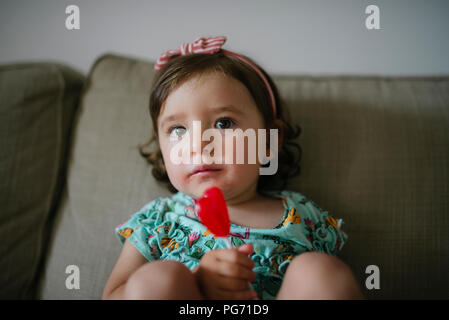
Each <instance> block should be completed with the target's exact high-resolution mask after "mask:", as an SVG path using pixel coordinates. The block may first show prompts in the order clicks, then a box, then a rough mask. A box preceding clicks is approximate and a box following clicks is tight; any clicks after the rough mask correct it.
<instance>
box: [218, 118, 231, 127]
mask: <svg viewBox="0 0 449 320" xmlns="http://www.w3.org/2000/svg"><path fill="white" fill-rule="evenodd" d="M234 124H235V122H234V121H233V120H232V119H229V118H222V119H220V120H218V121H217V122H216V126H217V128H218V129H229V128H230V127H232V126H233V125H234Z"/></svg>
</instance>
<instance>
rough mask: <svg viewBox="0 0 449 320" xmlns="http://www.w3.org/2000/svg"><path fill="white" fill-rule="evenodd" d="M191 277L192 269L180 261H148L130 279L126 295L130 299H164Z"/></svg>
mask: <svg viewBox="0 0 449 320" xmlns="http://www.w3.org/2000/svg"><path fill="white" fill-rule="evenodd" d="M191 278H193V275H192V274H191V272H190V270H189V269H188V268H187V267H186V266H185V265H183V264H182V263H180V262H177V261H172V260H158V261H154V262H150V263H146V264H145V265H143V266H142V267H140V268H139V269H138V270H137V271H136V272H134V273H133V274H132V275H131V276H130V278H129V279H128V281H127V284H126V289H125V295H126V297H127V298H128V299H158V298H162V299H163V298H164V295H166V294H167V295H170V294H172V292H173V291H174V290H176V287H179V286H180V285H182V284H183V283H185V282H186V281H189V279H191Z"/></svg>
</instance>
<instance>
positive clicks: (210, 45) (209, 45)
mask: <svg viewBox="0 0 449 320" xmlns="http://www.w3.org/2000/svg"><path fill="white" fill-rule="evenodd" d="M225 42H226V37H224V36H217V37H207V38H198V39H196V40H195V41H194V42H193V43H184V44H182V45H181V47H180V48H179V49H172V50H168V51H166V52H164V53H162V54H161V56H160V57H159V59H157V61H156V64H155V66H154V70H155V71H159V70H161V69H162V68H163V67H164V65H165V64H167V63H168V62H169V61H170V60H171V59H174V58H176V57H178V56H184V55H187V54H192V53H205V54H213V53H216V52H218V51H220V50H221V52H222V53H224V54H225V55H226V56H233V57H236V58H238V59H239V60H241V61H243V62H245V63H246V64H248V65H249V66H251V67H252V68H253V69H254V71H256V72H257V74H258V75H259V77H260V78H261V79H262V81H263V82H264V84H265V87H266V88H267V91H268V94H269V96H270V102H271V106H272V108H273V115H274V118H276V101H275V99H274V94H273V90H272V89H271V86H270V84H269V82H268V80H267V79H266V77H265V75H264V74H263V72H262V71H260V69H259V68H258V67H257V66H256V65H255V64H254V63H253V62H251V61H250V60H249V59H247V58H245V57H243V56H241V55H239V54H237V53H235V52H232V51H228V50H224V49H222V48H221V47H222V46H223V44H224V43H225Z"/></svg>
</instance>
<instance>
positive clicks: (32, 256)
mask: <svg viewBox="0 0 449 320" xmlns="http://www.w3.org/2000/svg"><path fill="white" fill-rule="evenodd" d="M83 81H84V76H82V75H81V74H79V73H77V72H75V71H73V70H70V69H68V68H67V67H63V66H61V65H57V64H52V63H26V64H24V63H22V64H14V65H5V66H0V208H1V209H0V233H1V234H3V235H5V236H4V237H3V238H2V240H1V241H0V299H23V298H32V297H34V296H35V294H36V285H37V282H36V276H37V275H38V274H39V269H40V268H41V261H42V260H41V257H43V254H44V253H45V251H46V246H47V243H48V237H47V235H48V234H50V232H49V228H50V227H51V220H52V219H51V218H52V216H53V213H54V210H55V207H56V205H57V201H58V199H59V198H60V197H59V196H60V190H61V185H62V179H63V175H62V173H63V172H65V170H64V163H65V160H66V159H65V155H66V150H67V146H68V144H67V140H68V136H69V132H70V126H71V121H72V119H73V115H74V111H75V109H76V106H77V102H78V98H79V94H80V91H81V87H82V85H83Z"/></svg>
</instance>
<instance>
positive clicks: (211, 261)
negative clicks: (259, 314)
mask: <svg viewBox="0 0 449 320" xmlns="http://www.w3.org/2000/svg"><path fill="white" fill-rule="evenodd" d="M252 252H253V246H252V245H251V244H245V245H242V246H240V247H238V248H233V249H216V250H211V251H209V252H207V253H206V254H204V256H203V257H202V258H201V260H200V263H199V265H198V266H197V267H196V268H195V269H194V270H193V273H194V275H195V279H196V280H197V284H198V286H199V288H200V290H201V292H202V293H203V295H204V296H205V298H207V299H223V300H225V299H226V300H227V299H239V300H247V299H253V298H256V297H257V295H256V293H255V292H254V291H253V290H250V288H249V283H248V282H253V281H255V280H256V274H255V273H254V271H252V269H253V268H254V262H253V261H252V260H251V259H250V258H249V257H248V255H249V254H251V253H252Z"/></svg>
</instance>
